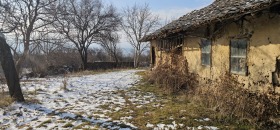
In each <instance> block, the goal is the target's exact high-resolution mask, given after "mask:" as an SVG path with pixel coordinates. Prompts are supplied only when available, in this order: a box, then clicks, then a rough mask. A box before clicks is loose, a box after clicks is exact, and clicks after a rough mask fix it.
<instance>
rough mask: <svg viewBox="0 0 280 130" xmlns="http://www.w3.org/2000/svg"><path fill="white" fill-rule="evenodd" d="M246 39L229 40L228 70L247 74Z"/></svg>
mask: <svg viewBox="0 0 280 130" xmlns="http://www.w3.org/2000/svg"><path fill="white" fill-rule="evenodd" d="M246 61H247V40H246V39H238V40H231V42H230V72H231V73H234V74H243V75H246V74H247V62H246Z"/></svg>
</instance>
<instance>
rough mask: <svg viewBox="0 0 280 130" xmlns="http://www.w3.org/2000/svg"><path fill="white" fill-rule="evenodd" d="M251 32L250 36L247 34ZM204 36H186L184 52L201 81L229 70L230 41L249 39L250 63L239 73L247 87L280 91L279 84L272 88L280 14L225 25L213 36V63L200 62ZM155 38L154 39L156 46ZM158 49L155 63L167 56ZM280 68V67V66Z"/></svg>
mask: <svg viewBox="0 0 280 130" xmlns="http://www.w3.org/2000/svg"><path fill="white" fill-rule="evenodd" d="M248 34H249V35H248ZM201 38H202V37H191V36H185V40H184V45H183V55H184V56H185V57H186V59H187V60H188V62H189V69H190V71H191V72H194V73H197V74H198V75H199V76H200V77H201V78H202V80H205V81H207V80H208V79H210V80H215V79H218V78H219V76H220V75H221V74H223V73H225V72H229V71H230V40H231V39H238V38H246V39H248V49H247V66H248V75H247V76H246V75H238V74H232V75H233V76H236V77H237V78H238V80H239V82H240V83H242V84H244V87H245V88H249V89H251V90H257V91H266V90H267V89H275V90H276V91H277V92H279V93H280V87H276V86H274V87H273V85H272V84H273V81H272V79H273V77H275V75H274V76H273V72H275V71H278V69H277V67H276V59H277V57H279V56H280V15H279V14H273V13H268V12H267V13H263V14H262V15H258V16H247V17H245V19H243V20H239V21H237V22H232V23H230V24H227V25H226V26H225V27H223V28H222V29H221V30H220V32H219V36H218V37H214V38H213V39H212V47H211V51H212V56H211V66H203V65H201V49H200V42H201ZM155 43H156V40H154V41H152V42H151V45H152V46H155ZM155 50H156V65H155V67H156V66H157V65H158V63H159V62H158V61H159V59H165V57H168V53H165V52H161V51H158V50H157V48H155ZM279 70H280V68H279Z"/></svg>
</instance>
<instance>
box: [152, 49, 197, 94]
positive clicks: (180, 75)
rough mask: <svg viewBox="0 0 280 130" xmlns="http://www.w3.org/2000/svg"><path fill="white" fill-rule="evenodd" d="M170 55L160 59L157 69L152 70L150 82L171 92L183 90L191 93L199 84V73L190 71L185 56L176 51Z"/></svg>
mask: <svg viewBox="0 0 280 130" xmlns="http://www.w3.org/2000/svg"><path fill="white" fill-rule="evenodd" d="M170 55H171V56H170V58H166V59H165V61H160V63H159V65H158V66H157V67H156V69H155V70H153V71H152V72H151V75H150V78H149V80H150V82H151V83H154V84H155V85H156V86H159V87H162V88H163V89H164V90H166V91H168V92H169V93H177V92H179V91H182V90H185V92H190V93H191V92H192V91H194V89H195V88H196V86H197V85H198V80H197V75H195V74H193V73H190V72H189V70H188V62H187V60H186V59H185V58H184V57H183V56H181V55H177V54H175V53H171V54H170Z"/></svg>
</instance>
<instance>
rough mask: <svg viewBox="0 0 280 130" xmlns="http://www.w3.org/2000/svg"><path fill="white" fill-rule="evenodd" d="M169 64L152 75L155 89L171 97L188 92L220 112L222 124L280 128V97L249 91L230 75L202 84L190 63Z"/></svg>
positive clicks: (151, 79)
mask: <svg viewBox="0 0 280 130" xmlns="http://www.w3.org/2000/svg"><path fill="white" fill-rule="evenodd" d="M169 61H171V64H170V63H166V62H165V63H164V64H160V65H159V66H158V67H157V68H156V69H155V70H154V71H153V72H151V74H150V78H149V79H150V81H152V82H151V83H154V84H155V86H157V87H161V88H164V90H165V92H167V93H169V94H170V92H171V94H176V93H178V92H184V94H185V95H186V96H187V97H188V100H190V102H194V103H195V104H198V105H202V106H205V107H206V108H209V109H212V110H214V111H216V112H218V113H219V116H221V117H217V118H216V119H217V120H220V121H221V122H222V123H228V122H231V121H232V120H236V119H238V120H239V121H242V122H248V123H250V124H251V125H254V126H256V127H257V128H266V129H271V128H273V129H275V128H276V129H280V124H279V123H278V124H277V123H273V122H272V121H271V119H274V118H276V119H279V118H280V95H278V94H276V93H273V92H272V91H271V92H268V93H258V92H251V91H249V90H246V89H244V88H242V85H241V84H239V83H238V81H237V79H235V78H234V77H232V76H231V75H230V74H229V73H226V74H225V75H222V76H221V77H220V80H219V81H215V82H212V83H211V84H198V81H197V77H196V75H194V74H190V73H189V72H188V69H187V68H188V66H187V61H183V60H180V59H178V61H183V63H185V64H178V62H177V63H176V64H174V63H172V62H173V60H172V56H171V60H169ZM182 68H183V69H182ZM145 79H146V78H145ZM186 86H187V87H186ZM225 117H226V118H227V119H226V120H224V118H225Z"/></svg>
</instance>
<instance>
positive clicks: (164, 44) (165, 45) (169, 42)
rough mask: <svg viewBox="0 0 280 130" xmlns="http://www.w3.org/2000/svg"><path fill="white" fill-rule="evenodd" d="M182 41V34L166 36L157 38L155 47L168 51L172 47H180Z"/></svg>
mask: <svg viewBox="0 0 280 130" xmlns="http://www.w3.org/2000/svg"><path fill="white" fill-rule="evenodd" d="M183 43H184V36H182V35H178V36H173V37H167V38H164V39H159V40H158V42H157V47H158V48H159V49H160V50H161V51H166V52H169V51H171V50H172V49H176V48H178V47H182V46H183Z"/></svg>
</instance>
